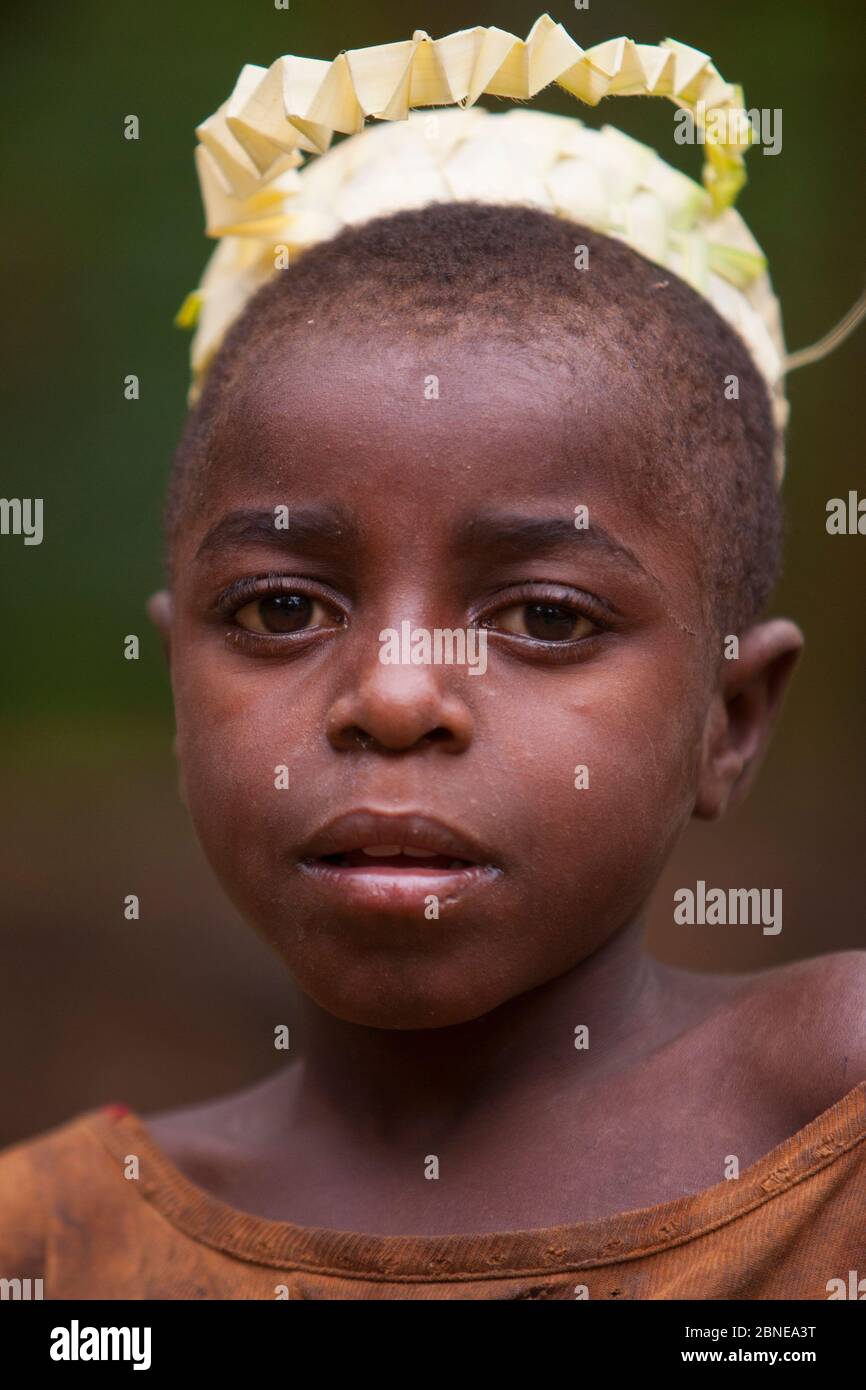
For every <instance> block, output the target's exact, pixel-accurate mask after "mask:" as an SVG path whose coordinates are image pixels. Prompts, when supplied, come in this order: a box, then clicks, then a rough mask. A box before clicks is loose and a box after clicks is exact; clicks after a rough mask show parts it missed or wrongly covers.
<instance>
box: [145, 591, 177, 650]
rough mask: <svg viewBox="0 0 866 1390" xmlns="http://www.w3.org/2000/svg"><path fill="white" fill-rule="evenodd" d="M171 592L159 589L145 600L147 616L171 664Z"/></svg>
mask: <svg viewBox="0 0 866 1390" xmlns="http://www.w3.org/2000/svg"><path fill="white" fill-rule="evenodd" d="M171 614H172V603H171V594H170V593H169V591H168V589H159V590H158V591H157V592H156V593H155V594H151V596H150V598H149V599H148V600H147V616H148V617H149V618H150V621H151V622H152V623H153V625H154V627H155V628H156V630H157V632H158V633H159V635H160V637H161V638H162V648H163V651H164V652H165V658H166V661H167V662H168V663H169V665H171Z"/></svg>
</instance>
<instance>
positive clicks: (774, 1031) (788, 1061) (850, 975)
mask: <svg viewBox="0 0 866 1390" xmlns="http://www.w3.org/2000/svg"><path fill="white" fill-rule="evenodd" d="M733 1006H734V1008H735V1009H736V1011H737V1015H738V1017H739V1019H741V1020H742V1021H743V1023H744V1024H745V1025H747V1026H748V1028H749V1035H750V1037H751V1039H752V1049H753V1053H754V1064H755V1066H756V1068H757V1069H758V1070H760V1071H762V1072H763V1073H764V1074H765V1076H766V1077H767V1080H768V1082H769V1083H770V1084H771V1085H777V1086H778V1087H779V1090H780V1093H782V1094H786V1093H787V1094H789V1095H791V1097H792V1098H793V1099H795V1100H796V1101H797V1102H798V1104H799V1106H801V1107H802V1109H803V1113H804V1114H805V1115H807V1116H816V1115H818V1114H821V1113H822V1111H824V1110H826V1109H829V1107H830V1106H831V1105H834V1104H835V1103H836V1101H838V1100H841V1099H842V1097H843V1096H845V1095H847V1094H848V1092H849V1091H851V1090H853V1088H854V1087H855V1086H857V1085H858V1084H859V1083H860V1082H861V1081H864V1080H866V951H831V952H829V953H827V954H826V955H822V956H813V957H810V958H809V959H808V960H800V961H793V962H791V963H790V964H788V965H783V966H779V967H777V968H775V969H773V970H763V971H758V972H757V973H756V974H754V975H751V976H748V977H745V979H744V983H743V985H742V987H741V989H740V990H738V991H737V992H736V993H735V995H734V996H733Z"/></svg>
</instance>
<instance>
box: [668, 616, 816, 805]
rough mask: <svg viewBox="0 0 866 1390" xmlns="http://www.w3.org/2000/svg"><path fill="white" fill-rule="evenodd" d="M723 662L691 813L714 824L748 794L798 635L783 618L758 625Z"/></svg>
mask: <svg viewBox="0 0 866 1390" xmlns="http://www.w3.org/2000/svg"><path fill="white" fill-rule="evenodd" d="M737 645H738V651H737V654H736V656H732V657H730V658H727V657H726V658H725V659H723V661H722V663H721V669H720V672H719V685H718V689H717V691H716V693H715V695H714V697H713V701H712V703H711V705H710V708H709V711H708V713H707V719H706V723H705V725H704V739H703V747H702V751H701V769H700V776H699V780H698V789H697V795H696V797H695V808H694V814H695V815H696V816H698V817H700V818H701V819H703V820H715V819H716V818H717V817H719V816H721V815H723V814H724V812H725V811H726V810H727V808H728V806H729V805H731V804H733V803H735V802H736V801H739V800H740V799H741V798H742V797H743V796H745V794H746V792H747V791H748V789H749V787H750V785H751V783H752V781H753V779H754V776H755V773H756V772H757V770H758V767H759V766H760V764H761V759H762V758H763V755H764V752H765V751H766V748H767V745H768V743H769V740H770V734H771V732H772V729H773V725H774V724H775V722H776V718H777V717H778V714H779V711H780V710H781V707H782V702H783V699H784V695H785V691H786V689H787V687H788V682H789V681H790V678H791V674H792V672H793V669H794V666H795V665H796V662H797V658H798V656H799V655H800V652H801V650H802V647H803V634H802V632H801V631H800V629H799V628H798V627H797V626H796V624H795V623H792V622H789V621H788V620H787V619H785V618H777V619H773V620H772V621H770V622H766V623H758V624H756V625H755V626H754V627H751V628H749V629H748V630H747V631H746V632H745V633H743V634H742V635H741V636H740V638H739V640H738V644H737Z"/></svg>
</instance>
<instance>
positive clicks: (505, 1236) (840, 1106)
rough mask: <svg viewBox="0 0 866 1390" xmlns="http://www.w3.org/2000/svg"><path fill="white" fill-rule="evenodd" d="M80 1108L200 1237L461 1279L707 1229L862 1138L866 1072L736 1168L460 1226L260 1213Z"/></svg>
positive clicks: (163, 1208)
mask: <svg viewBox="0 0 866 1390" xmlns="http://www.w3.org/2000/svg"><path fill="white" fill-rule="evenodd" d="M82 1118H83V1121H84V1123H85V1124H86V1125H87V1126H89V1127H90V1128H91V1129H92V1130H93V1131H94V1132H95V1133H96V1135H97V1136H98V1138H99V1139H100V1141H101V1142H102V1143H103V1145H104V1146H105V1148H106V1149H107V1150H108V1151H109V1153H110V1154H111V1155H112V1156H113V1157H114V1158H115V1159H116V1160H117V1161H118V1165H119V1166H118V1173H119V1175H121V1177H122V1165H123V1164H124V1163H125V1161H126V1159H127V1157H128V1155H129V1154H130V1153H135V1154H137V1155H138V1157H139V1160H140V1163H139V1177H138V1179H137V1180H136V1181H135V1187H136V1189H137V1190H138V1192H139V1194H140V1195H141V1196H142V1197H143V1198H145V1199H146V1200H147V1201H149V1202H150V1203H151V1204H152V1205H153V1206H154V1207H155V1208H156V1209H157V1210H158V1211H159V1212H161V1214H162V1215H163V1216H164V1217H166V1219H167V1220H169V1221H170V1222H171V1223H172V1224H173V1225H174V1226H176V1227H177V1228H178V1229H180V1230H182V1231H185V1232H186V1234H187V1235H189V1236H191V1237H192V1238H193V1239H194V1240H197V1241H199V1242H200V1243H201V1244H204V1245H208V1246H211V1247H212V1248H213V1249H216V1250H221V1251H224V1252H226V1253H228V1254H231V1255H234V1256H235V1257H236V1258H239V1259H243V1260H247V1261H249V1262H251V1263H254V1264H260V1265H264V1266H267V1267H269V1268H281V1267H284V1268H291V1269H298V1270H304V1271H305V1272H307V1273H322V1274H328V1275H332V1276H333V1275H343V1276H344V1277H346V1278H353V1277H354V1278H359V1277H363V1278H365V1279H379V1280H382V1281H388V1282H413V1281H415V1282H426V1283H429V1282H433V1281H437V1280H438V1281H444V1282H454V1281H457V1280H461V1279H466V1280H471V1279H496V1278H504V1277H507V1276H510V1275H523V1276H526V1275H535V1274H538V1275H544V1274H554V1273H564V1272H567V1271H569V1270H578V1269H586V1268H592V1267H595V1266H601V1265H610V1264H619V1263H621V1262H622V1261H623V1260H626V1259H636V1258H639V1257H641V1256H646V1255H652V1254H655V1253H658V1252H660V1251H663V1250H667V1249H670V1248H672V1247H674V1246H677V1245H681V1244H684V1243H686V1242H687V1241H689V1240H693V1239H694V1238H695V1237H697V1236H701V1235H706V1234H708V1233H709V1232H710V1231H712V1230H714V1229H717V1228H718V1227H720V1226H722V1225H725V1224H726V1223H727V1222H729V1221H732V1220H734V1219H735V1218H738V1217H741V1216H744V1215H746V1214H747V1213H748V1212H750V1211H752V1210H754V1209H755V1208H756V1207H759V1206H761V1205H763V1203H765V1202H767V1201H769V1200H771V1199H772V1198H774V1197H777V1196H778V1195H779V1194H780V1193H783V1192H785V1191H787V1190H789V1189H790V1188H791V1187H793V1186H794V1185H795V1184H796V1183H798V1182H801V1181H802V1180H803V1179H804V1178H807V1177H809V1176H811V1175H812V1174H814V1173H817V1172H819V1171H820V1170H821V1169H823V1168H826V1167H827V1166H828V1165H829V1164H831V1163H833V1162H835V1160H836V1159H837V1158H839V1157H840V1156H841V1155H842V1154H844V1153H846V1152H848V1150H850V1149H851V1148H853V1147H854V1146H855V1145H856V1144H858V1143H859V1142H861V1141H862V1140H863V1139H864V1138H866V1080H864V1081H861V1082H859V1083H858V1085H856V1086H855V1087H854V1088H853V1090H851V1091H849V1092H848V1093H847V1094H846V1095H844V1096H842V1097H841V1099H840V1100H838V1101H836V1102H835V1103H834V1104H833V1105H831V1106H830V1107H829V1108H828V1109H826V1110H824V1111H823V1112H822V1113H821V1114H820V1115H817V1116H816V1117H815V1119H814V1120H811V1121H809V1123H808V1124H806V1125H804V1126H803V1127H802V1128H801V1129H799V1130H797V1131H796V1133H795V1134H792V1135H791V1136H790V1137H789V1138H788V1139H784V1140H783V1141H782V1142H781V1143H780V1144H778V1145H777V1146H776V1147H775V1148H774V1149H771V1150H770V1152H769V1153H768V1154H765V1156H764V1157H763V1158H760V1159H758V1160H757V1161H756V1162H755V1163H752V1164H750V1166H749V1167H748V1168H747V1169H745V1170H744V1171H743V1172H742V1173H741V1174H740V1176H739V1178H732V1179H723V1180H722V1181H721V1182H719V1183H716V1184H715V1185H714V1186H712V1187H708V1188H704V1189H703V1190H702V1191H700V1192H695V1193H689V1194H687V1195H685V1196H683V1197H676V1198H673V1199H672V1200H670V1201H667V1202H661V1203H658V1204H657V1205H655V1206H651V1207H642V1208H639V1209H636V1210H633V1211H625V1212H618V1213H616V1214H615V1215H613V1216H608V1217H602V1218H600V1219H597V1220H594V1221H584V1222H577V1223H569V1224H564V1225H560V1226H549V1227H543V1228H535V1229H529V1230H522V1231H501V1232H498V1231H491V1232H482V1233H477V1234H460V1235H438V1236H415V1235H407V1236H399V1235H398V1236H395V1235H387V1236H378V1235H372V1234H368V1233H366V1232H359V1231H340V1230H331V1229H329V1228H327V1227H320V1226H299V1225H296V1224H295V1223H294V1222H290V1221H277V1220H273V1219H271V1218H269V1217H263V1216H255V1215H253V1214H252V1213H249V1212H244V1211H241V1210H239V1209H238V1208H236V1207H232V1206H230V1205H229V1204H228V1203H227V1202H223V1201H222V1200H221V1199H220V1198H218V1197H214V1196H212V1195H211V1194H210V1193H209V1192H207V1191H205V1189H204V1188H200V1187H198V1186H197V1185H196V1184H195V1183H193V1182H192V1181H191V1180H190V1179H189V1178H187V1177H186V1176H185V1174H183V1173H182V1172H181V1171H180V1169H179V1168H177V1167H176V1166H175V1164H174V1163H173V1162H172V1161H171V1159H170V1158H169V1157H168V1155H167V1154H166V1153H165V1152H164V1150H163V1149H162V1148H160V1146H159V1145H158V1144H157V1143H156V1141H155V1140H154V1139H153V1137H152V1136H151V1134H150V1132H149V1130H148V1129H147V1126H146V1125H145V1123H144V1121H143V1120H142V1118H141V1116H140V1115H138V1114H137V1112H135V1111H134V1110H131V1109H129V1108H127V1107H124V1106H104V1107H101V1108H100V1109H97V1110H94V1111H90V1112H88V1113H87V1114H85V1115H84V1116H83V1117H82ZM122 1180H124V1181H126V1179H122Z"/></svg>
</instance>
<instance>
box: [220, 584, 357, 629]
mask: <svg viewBox="0 0 866 1390" xmlns="http://www.w3.org/2000/svg"><path fill="white" fill-rule="evenodd" d="M333 620H334V615H333V614H332V613H331V612H330V611H329V609H327V608H326V607H325V605H324V604H323V603H320V602H319V600H318V599H315V598H311V597H310V595H309V594H301V593H295V594H269V595H267V596H266V597H264V598H257V599H256V600H255V602H254V603H247V604H245V605H244V607H243V608H239V609H238V611H237V613H236V614H235V622H236V623H237V624H238V626H239V627H242V628H246V630H247V632H271V633H285V632H301V631H303V629H304V628H307V627H326V626H328V624H329V622H331V623H333Z"/></svg>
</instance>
